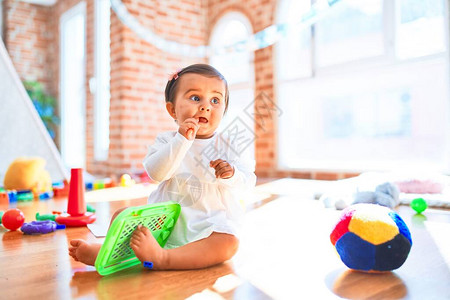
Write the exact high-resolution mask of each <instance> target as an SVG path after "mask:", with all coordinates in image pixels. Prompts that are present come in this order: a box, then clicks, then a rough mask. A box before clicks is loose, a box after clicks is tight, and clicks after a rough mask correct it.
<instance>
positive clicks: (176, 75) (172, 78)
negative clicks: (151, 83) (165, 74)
mask: <svg viewBox="0 0 450 300" xmlns="http://www.w3.org/2000/svg"><path fill="white" fill-rule="evenodd" d="M180 72H181V69H178V70H177V71H176V72H175V73H173V74H172V75H170V77H169V81H172V80H177V79H178V73H180Z"/></svg>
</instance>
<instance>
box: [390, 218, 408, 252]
mask: <svg viewBox="0 0 450 300" xmlns="http://www.w3.org/2000/svg"><path fill="white" fill-rule="evenodd" d="M389 216H390V217H391V218H392V220H394V222H395V224H397V227H398V231H400V233H401V234H403V235H404V236H405V238H407V239H408V241H409V244H410V245H412V239H411V233H410V232H409V229H408V226H406V224H405V221H403V219H402V218H401V217H400V216H399V215H398V214H397V213H395V212H393V211H391V212H389Z"/></svg>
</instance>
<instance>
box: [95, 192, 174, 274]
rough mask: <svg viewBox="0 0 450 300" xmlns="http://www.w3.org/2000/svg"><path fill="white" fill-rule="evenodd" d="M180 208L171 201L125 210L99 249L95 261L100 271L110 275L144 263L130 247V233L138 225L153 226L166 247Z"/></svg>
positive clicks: (153, 230)
mask: <svg viewBox="0 0 450 300" xmlns="http://www.w3.org/2000/svg"><path fill="white" fill-rule="evenodd" d="M180 211H181V207H180V205H179V204H178V203H175V202H171V201H169V202H162V203H156V204H150V205H143V206H137V207H129V208H127V209H125V210H123V211H122V212H121V213H120V214H119V215H118V216H117V217H116V218H115V219H114V221H113V222H112V224H111V227H110V228H109V230H108V233H107V234H106V238H105V241H104V243H103V245H102V247H101V248H100V252H99V253H98V256H97V259H96V260H95V268H96V269H97V272H98V273H99V274H100V275H108V274H112V273H115V272H117V271H120V270H123V269H126V268H129V267H132V266H135V265H138V264H140V263H141V262H140V261H139V259H138V258H137V257H136V256H135V254H134V252H133V250H132V249H131V247H130V238H131V235H132V234H133V232H134V230H135V229H136V227H137V226H138V225H139V224H140V225H143V226H145V227H147V228H148V229H150V231H151V232H152V234H153V236H154V237H155V239H156V240H157V241H158V243H159V245H160V246H161V247H164V245H165V244H166V242H167V239H168V238H169V236H170V234H171V233H172V230H173V227H174V226H175V223H176V221H177V219H178V216H179V215H180Z"/></svg>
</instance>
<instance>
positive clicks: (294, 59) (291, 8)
mask: <svg viewBox="0 0 450 300" xmlns="http://www.w3.org/2000/svg"><path fill="white" fill-rule="evenodd" d="M310 8H311V5H310V3H309V1H295V0H291V1H289V0H286V1H283V2H282V3H281V4H280V17H279V20H280V22H279V23H281V24H284V25H285V26H286V28H287V30H286V35H285V36H284V37H283V38H282V39H280V40H279V41H278V44H277V59H278V64H277V66H278V74H279V79H281V80H286V79H293V78H300V77H309V76H311V75H312V62H311V26H308V27H307V28H304V27H302V26H299V25H300V24H298V23H297V22H298V20H299V19H300V18H301V17H302V15H304V14H305V13H307V12H308V11H309V10H310Z"/></svg>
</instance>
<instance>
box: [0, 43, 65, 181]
mask: <svg viewBox="0 0 450 300" xmlns="http://www.w3.org/2000/svg"><path fill="white" fill-rule="evenodd" d="M20 156H39V157H42V158H44V159H45V160H46V161H47V164H46V169H47V170H48V171H49V173H50V176H51V178H52V181H53V182H55V181H61V180H64V179H67V178H68V176H67V175H66V170H65V168H64V166H63V164H62V160H61V157H60V154H59V152H58V149H57V148H56V146H55V144H54V143H53V141H52V139H51V138H50V135H49V134H48V132H47V130H46V128H45V126H44V123H43V122H42V120H41V118H40V117H39V115H38V113H37V111H36V109H35V108H34V106H33V103H32V102H31V100H30V97H29V96H28V94H27V92H26V91H25V88H24V86H23V84H22V82H21V81H20V78H19V76H18V74H17V72H16V70H15V69H14V66H13V64H12V62H11V59H10V57H9V55H8V52H7V51H6V48H5V45H4V44H3V41H2V40H1V39H0V186H2V185H3V178H4V176H5V173H6V170H7V169H8V166H9V165H10V164H11V162H12V161H13V160H14V159H16V158H17V157H20Z"/></svg>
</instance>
